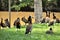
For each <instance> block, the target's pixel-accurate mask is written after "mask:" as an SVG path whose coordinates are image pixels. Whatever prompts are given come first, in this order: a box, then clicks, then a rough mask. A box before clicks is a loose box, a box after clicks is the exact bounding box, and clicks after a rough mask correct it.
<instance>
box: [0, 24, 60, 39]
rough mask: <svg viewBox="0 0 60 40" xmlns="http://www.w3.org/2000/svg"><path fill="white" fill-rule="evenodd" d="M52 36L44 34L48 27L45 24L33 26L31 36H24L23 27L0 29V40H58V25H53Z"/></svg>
mask: <svg viewBox="0 0 60 40" xmlns="http://www.w3.org/2000/svg"><path fill="white" fill-rule="evenodd" d="M52 27H53V31H54V33H53V34H46V31H47V30H48V29H49V27H48V26H47V25H46V24H33V29H32V33H31V35H30V34H28V35H25V34H24V33H25V29H26V28H25V27H22V28H21V29H20V30H18V31H17V30H16V28H11V29H8V28H6V29H0V40H60V24H55V26H52Z"/></svg>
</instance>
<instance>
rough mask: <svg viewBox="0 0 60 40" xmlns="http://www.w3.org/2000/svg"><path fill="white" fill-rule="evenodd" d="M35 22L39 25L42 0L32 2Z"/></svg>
mask: <svg viewBox="0 0 60 40" xmlns="http://www.w3.org/2000/svg"><path fill="white" fill-rule="evenodd" d="M34 13H35V22H36V23H40V21H41V18H42V0H34Z"/></svg>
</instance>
